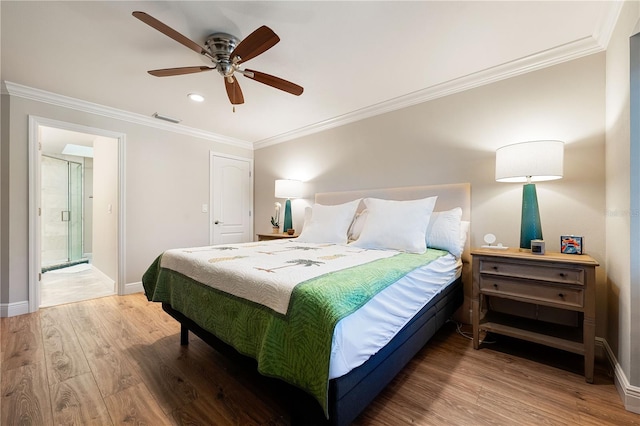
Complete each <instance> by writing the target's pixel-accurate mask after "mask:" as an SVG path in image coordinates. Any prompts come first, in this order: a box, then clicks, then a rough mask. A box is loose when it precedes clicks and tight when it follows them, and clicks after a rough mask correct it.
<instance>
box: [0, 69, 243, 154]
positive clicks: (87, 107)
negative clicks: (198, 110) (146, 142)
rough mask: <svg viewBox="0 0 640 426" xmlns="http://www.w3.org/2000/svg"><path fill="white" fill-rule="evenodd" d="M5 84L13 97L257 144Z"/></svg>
mask: <svg viewBox="0 0 640 426" xmlns="http://www.w3.org/2000/svg"><path fill="white" fill-rule="evenodd" d="M3 83H4V84H3V87H2V93H6V94H9V95H11V96H16V97H20V98H24V99H30V100H34V101H38V102H44V103H47V104H50V105H56V106H60V107H64V108H70V109H74V110H77V111H82V112H87V113H90V114H95V115H100V116H103V117H108V118H114V119H116V120H122V121H127V122H129V123H134V124H141V125H143V126H148V127H153V128H156V129H160V130H165V131H168V132H174V133H179V134H182V135H186V136H193V137H196V138H200V139H205V140H209V141H213V142H219V143H223V144H226V145H232V146H235V147H240V148H244V149H251V150H253V144H252V143H251V142H247V141H244V140H241V139H235V138H231V137H228V136H224V135H220V134H217V133H213V132H207V131H204V130H200V129H196V128H193V127H188V126H183V125H180V124H171V123H165V122H162V121H159V120H157V119H155V118H152V117H147V116H146V115H142V114H137V113H134V112H129V111H124V110H121V109H117V108H112V107H108V106H104V105H100V104H95V103H93V102H88V101H83V100H81V99H77V98H72V97H69V96H64V95H59V94H57V93H52V92H47V91H46V90H41V89H36V88H33V87H28V86H23V85H21V84H17V83H12V82H10V81H6V80H5V81H4V82H3Z"/></svg>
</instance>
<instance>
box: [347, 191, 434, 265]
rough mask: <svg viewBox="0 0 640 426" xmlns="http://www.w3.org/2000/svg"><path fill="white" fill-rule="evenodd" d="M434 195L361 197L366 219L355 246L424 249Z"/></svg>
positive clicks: (417, 250)
mask: <svg viewBox="0 0 640 426" xmlns="http://www.w3.org/2000/svg"><path fill="white" fill-rule="evenodd" d="M436 199H437V197H429V198H424V199H421V200H410V201H392V200H380V199H378V198H365V200H364V204H365V205H366V206H367V210H369V212H368V213H367V220H366V222H365V223H364V227H363V229H362V233H361V234H360V238H358V239H357V240H356V241H354V242H353V243H351V244H352V245H353V246H355V247H361V248H370V249H393V250H399V251H406V252H409V253H424V252H425V251H426V250H427V245H426V233H427V225H429V218H430V217H431V213H432V212H433V207H434V206H435V204H436Z"/></svg>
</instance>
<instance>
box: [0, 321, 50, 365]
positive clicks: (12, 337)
mask: <svg viewBox="0 0 640 426" xmlns="http://www.w3.org/2000/svg"><path fill="white" fill-rule="evenodd" d="M2 323H3V325H4V327H3V331H4V333H3V340H4V341H3V343H4V345H3V349H4V351H3V353H2V356H3V360H2V361H3V362H2V368H3V370H10V369H13V368H17V367H20V366H24V365H29V364H38V363H40V362H42V361H44V352H43V349H42V330H41V328H40V318H39V315H38V313H33V314H25V315H19V316H15V317H9V318H2Z"/></svg>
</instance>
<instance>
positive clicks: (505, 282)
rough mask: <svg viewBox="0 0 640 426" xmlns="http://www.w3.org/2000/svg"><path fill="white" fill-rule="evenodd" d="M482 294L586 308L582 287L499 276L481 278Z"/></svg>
mask: <svg viewBox="0 0 640 426" xmlns="http://www.w3.org/2000/svg"><path fill="white" fill-rule="evenodd" d="M480 292H481V293H482V294H486V295H488V296H491V295H494V296H499V297H510V298H513V299H517V300H526V301H528V302H530V303H536V304H544V305H552V306H566V307H569V306H571V307H576V308H582V307H584V292H583V290H582V288H580V287H562V286H554V285H545V284H538V283H529V282H521V281H515V280H510V279H508V278H504V277H499V276H494V277H489V276H481V277H480Z"/></svg>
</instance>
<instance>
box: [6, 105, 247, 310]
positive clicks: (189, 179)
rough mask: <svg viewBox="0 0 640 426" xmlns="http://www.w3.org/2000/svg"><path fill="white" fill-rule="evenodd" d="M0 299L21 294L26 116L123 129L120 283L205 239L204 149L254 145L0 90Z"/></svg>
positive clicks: (242, 153)
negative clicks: (123, 258) (175, 250)
mask: <svg viewBox="0 0 640 426" xmlns="http://www.w3.org/2000/svg"><path fill="white" fill-rule="evenodd" d="M2 107H3V108H2V111H1V114H2V124H3V126H2V133H1V135H2V145H1V146H2V148H1V150H0V161H1V162H0V165H1V168H0V174H1V175H2V187H1V188H2V192H1V195H0V202H1V204H0V207H1V210H0V223H1V225H2V226H1V230H0V241H1V244H2V245H1V247H0V277H1V278H2V281H1V282H0V297H1V299H0V303H1V304H2V305H3V306H6V305H7V304H16V303H22V302H25V301H27V300H28V297H29V295H28V267H29V259H28V253H29V252H28V217H29V205H28V183H29V182H28V116H29V115H35V116H39V117H44V118H49V119H53V120H59V121H64V122H69V123H75V124H80V125H83V126H89V127H94V128H97V129H103V130H109V131H112V132H118V133H123V134H125V135H126V136H125V153H124V158H125V170H124V175H125V181H126V187H125V206H124V208H125V214H124V216H125V224H126V230H125V232H126V235H125V240H126V245H125V254H126V265H125V271H124V280H125V284H128V283H137V282H139V281H140V280H141V277H142V274H143V273H144V271H145V270H146V268H147V267H148V266H149V265H150V263H151V262H152V261H153V260H154V258H155V257H156V256H158V255H159V254H160V253H161V252H162V251H163V250H165V249H168V248H175V247H181V246H194V245H205V244H208V243H209V216H208V214H207V213H202V212H201V208H202V205H203V204H208V203H209V153H210V151H211V150H213V151H217V152H220V153H225V154H230V155H235V156H239V157H246V158H253V151H252V150H249V149H243V148H240V147H235V146H231V145H228V144H224V143H218V142H215V141H210V140H204V139H200V138H196V137H190V136H185V135H183V134H178V133H174V132H169V131H165V130H160V129H156V128H152V127H148V126H144V125H140V124H134V123H131V122H128V121H123V120H117V119H112V118H108V117H104V116H99V115H95V114H90V113H86V112H81V111H78V110H75V109H70V108H64V107H60V106H55V105H51V104H47V103H43V102H38V101H34V100H29V99H25V98H20V97H16V96H9V95H2Z"/></svg>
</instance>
